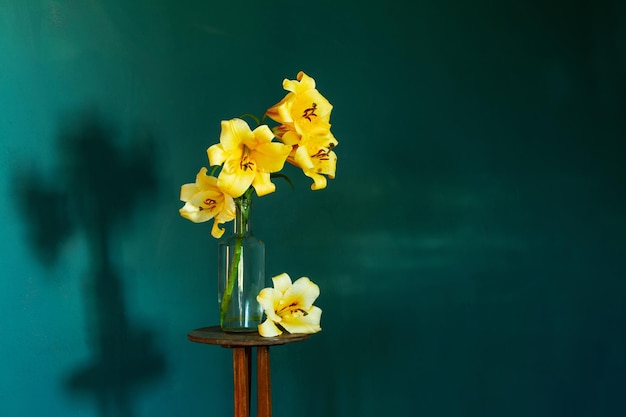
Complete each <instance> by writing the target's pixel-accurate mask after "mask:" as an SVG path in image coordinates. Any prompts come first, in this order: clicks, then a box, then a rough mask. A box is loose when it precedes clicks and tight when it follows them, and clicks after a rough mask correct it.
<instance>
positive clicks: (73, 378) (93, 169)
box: [16, 111, 165, 417]
mask: <svg viewBox="0 0 626 417" xmlns="http://www.w3.org/2000/svg"><path fill="white" fill-rule="evenodd" d="M131 139H132V141H131V145H130V146H128V147H124V148H122V147H118V146H116V144H115V141H114V140H115V132H114V130H113V129H112V128H111V126H109V125H108V124H106V123H105V122H104V121H103V120H102V118H101V117H100V116H99V115H98V113H97V112H96V111H88V112H85V113H81V115H80V117H79V118H78V119H77V120H76V121H74V122H72V123H70V124H69V125H66V126H64V127H63V128H62V129H61V130H60V132H59V134H58V137H57V140H58V143H57V145H58V147H59V153H60V155H61V156H60V158H61V160H60V162H61V169H60V170H59V172H57V173H55V174H54V175H44V174H42V173H40V172H32V171H30V172H28V173H20V174H18V181H17V182H16V184H17V187H18V195H19V200H18V201H19V202H20V206H21V207H20V212H21V213H23V215H24V216H26V217H27V218H26V221H27V224H28V225H29V227H30V230H29V232H30V234H29V236H30V240H31V243H32V244H33V246H34V249H35V251H36V253H37V254H38V255H39V258H40V259H41V261H42V262H43V263H44V264H45V265H46V266H47V267H53V266H54V261H55V260H56V258H57V256H58V254H59V251H60V249H61V248H62V247H63V245H62V244H63V242H64V240H65V239H66V238H68V237H69V236H71V235H72V234H74V233H80V234H82V237H83V238H84V240H85V242H86V245H87V248H88V256H89V259H88V262H89V271H88V272H87V273H86V274H85V275H84V277H85V282H84V287H83V293H84V300H85V308H86V310H87V311H86V317H87V330H88V335H87V337H88V339H89V340H90V342H91V343H90V348H91V350H92V356H93V357H92V359H91V360H90V362H89V363H86V364H82V365H79V366H77V368H76V370H75V371H73V372H71V373H70V375H68V377H67V378H66V380H65V381H63V384H64V385H65V388H66V390H67V391H68V392H69V393H70V394H71V395H76V396H80V397H83V396H87V397H90V396H93V398H94V401H95V402H96V406H97V408H98V411H99V413H100V415H101V416H121V417H132V416H133V407H132V394H133V392H135V390H136V388H137V387H138V386H139V385H141V384H145V383H146V382H148V381H150V380H154V379H157V378H158V377H159V376H161V375H162V374H163V373H164V371H165V359H164V356H163V354H162V353H161V352H159V351H158V350H157V349H156V348H155V346H154V344H153V334H154V332H153V331H152V330H150V329H146V328H142V327H138V326H136V325H133V324H132V323H131V320H129V317H128V315H127V313H126V312H127V311H128V309H127V308H126V306H125V300H124V286H123V276H121V275H120V273H119V272H118V270H117V268H116V266H115V264H114V259H115V254H114V253H112V251H113V249H114V248H115V247H117V246H118V245H116V243H115V242H116V241H119V240H120V239H122V236H121V234H120V229H121V227H123V226H126V224H125V223H126V222H128V221H129V220H130V218H131V215H132V212H133V209H134V208H135V207H136V206H137V205H138V203H139V201H140V199H144V198H145V196H146V194H149V193H155V192H156V191H157V180H156V175H155V168H154V160H155V159H154V149H155V148H154V141H153V139H152V138H151V137H150V136H149V135H148V136H147V137H133V138H131ZM45 178H54V179H55V181H54V183H46V181H45V180H44V179H45ZM42 201H45V204H46V207H45V208H46V210H45V215H44V212H43V211H42V207H41V202H42ZM124 230H127V228H124Z"/></svg>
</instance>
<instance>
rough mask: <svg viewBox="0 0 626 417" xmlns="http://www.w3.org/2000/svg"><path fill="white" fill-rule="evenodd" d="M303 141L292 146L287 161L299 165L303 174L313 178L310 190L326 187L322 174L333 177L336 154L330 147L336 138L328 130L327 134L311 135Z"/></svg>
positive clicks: (335, 143) (334, 144)
mask: <svg viewBox="0 0 626 417" xmlns="http://www.w3.org/2000/svg"><path fill="white" fill-rule="evenodd" d="M303 142H304V143H303V144H301V145H300V146H294V147H293V149H292V151H291V153H290V154H289V156H288V157H287V161H288V162H289V163H291V164H293V165H295V166H297V167H300V168H301V169H302V172H303V173H304V175H306V176H307V177H309V178H311V179H313V184H312V185H311V189H312V190H321V189H323V188H326V177H324V175H326V176H328V178H330V179H333V178H335V171H336V167H337V155H336V154H335V152H333V151H332V149H333V148H334V147H335V146H336V145H337V140H336V139H335V138H334V137H333V136H332V134H331V133H330V132H329V134H328V136H324V137H318V136H311V137H309V138H308V140H306V141H303ZM322 174H323V175H322Z"/></svg>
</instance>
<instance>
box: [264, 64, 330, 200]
mask: <svg viewBox="0 0 626 417" xmlns="http://www.w3.org/2000/svg"><path fill="white" fill-rule="evenodd" d="M283 87H284V88H285V90H287V91H289V93H288V94H287V95H286V96H285V97H284V98H283V99H282V100H281V101H280V102H279V103H277V104H276V105H274V106H272V107H271V108H270V109H268V110H267V112H266V114H267V115H268V116H269V117H270V118H271V119H273V120H274V121H276V122H278V123H281V125H280V126H278V127H276V128H275V129H274V133H275V134H276V136H277V137H278V138H279V139H280V140H281V141H282V142H283V143H285V144H287V145H292V146H293V149H292V151H291V153H290V155H289V158H288V159H287V160H288V162H290V163H292V164H294V165H296V166H298V167H300V168H301V169H302V171H303V172H304V174H305V175H306V176H308V177H310V178H312V179H313V185H311V189H313V190H320V189H322V188H325V187H326V178H325V177H324V175H327V176H328V178H331V179H332V178H334V177H335V170H336V165H337V156H336V155H335V153H334V152H332V149H333V148H334V147H335V146H337V144H338V142H337V139H335V137H334V136H333V134H332V133H331V132H330V113H331V111H332V108H333V106H332V105H331V104H330V103H329V102H328V100H326V98H324V96H322V95H321V94H320V93H319V91H317V89H315V80H314V79H313V78H311V77H309V76H308V75H306V74H305V73H304V72H302V71H300V72H299V73H298V76H297V81H296V80H284V81H283Z"/></svg>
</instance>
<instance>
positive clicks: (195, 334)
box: [187, 326, 310, 348]
mask: <svg viewBox="0 0 626 417" xmlns="http://www.w3.org/2000/svg"><path fill="white" fill-rule="evenodd" d="M309 336H310V335H309V334H290V333H286V332H285V333H283V334H281V335H280V336H276V337H263V336H261V335H260V334H259V333H258V332H241V333H231V332H225V331H223V330H222V329H221V328H220V326H210V327H202V328H199V329H195V330H192V331H190V332H189V333H188V334H187V338H188V339H189V340H191V341H192V342H195V343H205V344H209V345H220V346H222V347H226V348H233V347H245V346H274V345H284V344H287V343H293V342H299V341H301V340H306V339H308V338H309Z"/></svg>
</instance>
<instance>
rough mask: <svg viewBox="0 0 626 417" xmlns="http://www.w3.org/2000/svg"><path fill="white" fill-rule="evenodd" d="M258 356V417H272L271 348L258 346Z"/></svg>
mask: <svg viewBox="0 0 626 417" xmlns="http://www.w3.org/2000/svg"><path fill="white" fill-rule="evenodd" d="M256 354H257V356H256V359H257V365H256V366H257V371H256V372H257V408H258V411H257V412H258V417H272V387H271V381H270V348H269V346H257V348H256Z"/></svg>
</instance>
